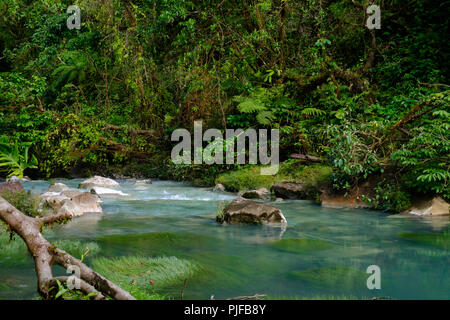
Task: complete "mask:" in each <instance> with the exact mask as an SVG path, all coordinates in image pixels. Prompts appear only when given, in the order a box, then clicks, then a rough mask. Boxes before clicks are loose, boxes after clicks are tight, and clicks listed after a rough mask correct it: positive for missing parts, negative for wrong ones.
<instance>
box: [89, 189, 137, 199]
mask: <svg viewBox="0 0 450 320" xmlns="http://www.w3.org/2000/svg"><path fill="white" fill-rule="evenodd" d="M91 193H92V194H96V195H99V196H119V197H128V196H129V194H127V193H123V192H122V191H119V190H114V189H109V188H103V187H93V188H92V189H91Z"/></svg>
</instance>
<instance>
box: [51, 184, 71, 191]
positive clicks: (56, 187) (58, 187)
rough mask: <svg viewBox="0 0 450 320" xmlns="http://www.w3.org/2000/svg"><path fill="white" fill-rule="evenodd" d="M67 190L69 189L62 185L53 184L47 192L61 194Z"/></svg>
mask: <svg viewBox="0 0 450 320" xmlns="http://www.w3.org/2000/svg"><path fill="white" fill-rule="evenodd" d="M66 190H69V187H68V186H66V185H65V184H64V183H59V182H57V183H53V184H52V185H50V187H48V190H47V191H48V192H62V191H66Z"/></svg>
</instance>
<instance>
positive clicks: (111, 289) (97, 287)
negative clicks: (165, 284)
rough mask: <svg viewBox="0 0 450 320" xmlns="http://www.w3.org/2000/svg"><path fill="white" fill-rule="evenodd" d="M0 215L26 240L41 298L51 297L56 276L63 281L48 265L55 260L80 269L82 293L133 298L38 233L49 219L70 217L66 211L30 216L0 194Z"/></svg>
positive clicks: (49, 221)
mask: <svg viewBox="0 0 450 320" xmlns="http://www.w3.org/2000/svg"><path fill="white" fill-rule="evenodd" d="M0 219H1V220H3V221H4V222H6V223H7V224H8V225H9V227H10V229H11V231H13V232H15V233H17V234H18V235H19V236H20V237H21V238H22V239H23V240H24V241H25V243H26V245H27V247H28V250H29V251H30V253H31V255H32V256H33V258H34V264H35V270H36V274H37V277H38V293H39V295H40V296H41V297H42V298H43V299H45V300H48V299H52V298H53V297H54V296H55V294H56V292H52V291H54V290H55V289H53V290H51V288H52V287H56V286H55V285H56V280H59V281H60V282H66V281H67V279H68V277H56V278H55V277H53V271H52V266H53V264H58V265H61V266H63V267H64V268H66V269H67V268H69V267H72V268H73V267H77V268H78V269H79V270H80V279H79V284H80V287H79V289H78V290H80V291H82V292H83V293H85V294H90V293H96V295H95V298H94V299H97V300H104V299H107V298H108V297H110V298H113V299H116V300H135V298H134V297H133V296H132V295H131V294H130V293H128V292H127V291H125V290H123V289H122V288H120V287H118V286H117V285H115V284H114V283H112V282H111V281H109V280H107V279H106V278H104V277H103V276H101V275H100V274H98V273H97V272H95V271H94V270H92V269H91V268H89V267H88V266H86V265H85V264H84V263H82V262H81V261H80V260H78V259H75V258H74V257H72V256H71V255H69V254H68V253H66V252H64V251H63V250H60V249H58V248H57V247H55V246H54V245H52V244H51V243H50V242H48V241H47V240H46V239H45V238H44V236H43V235H42V233H41V230H42V227H43V226H45V225H49V224H52V223H57V222H62V221H65V220H69V219H72V216H71V215H70V214H68V213H63V214H56V215H52V216H49V217H44V218H32V217H29V216H26V215H24V214H23V213H22V212H20V211H19V210H17V209H16V208H14V207H13V206H12V205H11V204H10V203H9V202H7V201H6V200H5V199H3V198H2V197H0Z"/></svg>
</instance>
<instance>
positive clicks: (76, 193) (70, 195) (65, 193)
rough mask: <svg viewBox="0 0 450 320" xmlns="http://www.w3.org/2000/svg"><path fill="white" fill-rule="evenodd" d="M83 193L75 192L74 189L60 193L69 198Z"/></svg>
mask: <svg viewBox="0 0 450 320" xmlns="http://www.w3.org/2000/svg"><path fill="white" fill-rule="evenodd" d="M82 193H83V192H82V191H80V190H76V189H69V190H64V191H62V192H61V195H63V196H66V197H69V198H73V197H76V196H79V195H80V194H82Z"/></svg>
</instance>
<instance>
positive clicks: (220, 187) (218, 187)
mask: <svg viewBox="0 0 450 320" xmlns="http://www.w3.org/2000/svg"><path fill="white" fill-rule="evenodd" d="M213 191H221V192H224V191H225V186H224V185H223V184H221V183H218V184H216V186H215V187H214V189H213Z"/></svg>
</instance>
